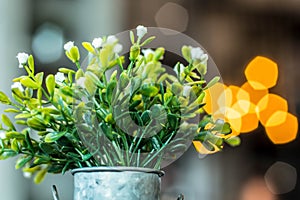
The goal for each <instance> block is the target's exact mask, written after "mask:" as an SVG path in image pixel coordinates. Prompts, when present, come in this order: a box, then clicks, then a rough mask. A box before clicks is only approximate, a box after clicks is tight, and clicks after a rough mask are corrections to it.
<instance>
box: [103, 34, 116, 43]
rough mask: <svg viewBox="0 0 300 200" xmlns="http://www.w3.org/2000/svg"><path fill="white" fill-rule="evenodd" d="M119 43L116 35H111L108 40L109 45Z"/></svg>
mask: <svg viewBox="0 0 300 200" xmlns="http://www.w3.org/2000/svg"><path fill="white" fill-rule="evenodd" d="M117 41H118V39H117V38H116V36H114V35H109V36H108V37H107V39H106V43H107V44H114V43H115V42H117Z"/></svg>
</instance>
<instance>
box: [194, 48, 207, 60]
mask: <svg viewBox="0 0 300 200" xmlns="http://www.w3.org/2000/svg"><path fill="white" fill-rule="evenodd" d="M203 54H204V51H203V50H202V49H201V48H200V47H196V48H193V47H191V57H192V60H200V59H201V56H202V55H203Z"/></svg>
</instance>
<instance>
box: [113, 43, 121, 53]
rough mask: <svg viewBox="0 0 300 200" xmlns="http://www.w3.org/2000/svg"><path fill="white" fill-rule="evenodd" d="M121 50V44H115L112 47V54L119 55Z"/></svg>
mask: <svg viewBox="0 0 300 200" xmlns="http://www.w3.org/2000/svg"><path fill="white" fill-rule="evenodd" d="M122 49H123V46H122V45H121V44H116V45H115V46H114V52H115V53H120V52H121V51H122Z"/></svg>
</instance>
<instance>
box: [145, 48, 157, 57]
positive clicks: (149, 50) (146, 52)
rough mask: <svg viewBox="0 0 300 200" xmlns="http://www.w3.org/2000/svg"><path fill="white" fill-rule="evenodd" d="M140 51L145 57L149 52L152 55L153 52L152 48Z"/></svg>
mask: <svg viewBox="0 0 300 200" xmlns="http://www.w3.org/2000/svg"><path fill="white" fill-rule="evenodd" d="M142 53H143V54H144V56H145V57H148V55H150V54H152V55H154V53H155V52H154V51H153V50H152V49H142Z"/></svg>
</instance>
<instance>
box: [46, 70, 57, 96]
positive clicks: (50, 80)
mask: <svg viewBox="0 0 300 200" xmlns="http://www.w3.org/2000/svg"><path fill="white" fill-rule="evenodd" d="M46 87H47V90H48V92H49V94H50V96H51V97H53V95H54V89H55V78H54V76H53V75H52V74H50V75H48V76H47V78H46Z"/></svg>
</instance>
